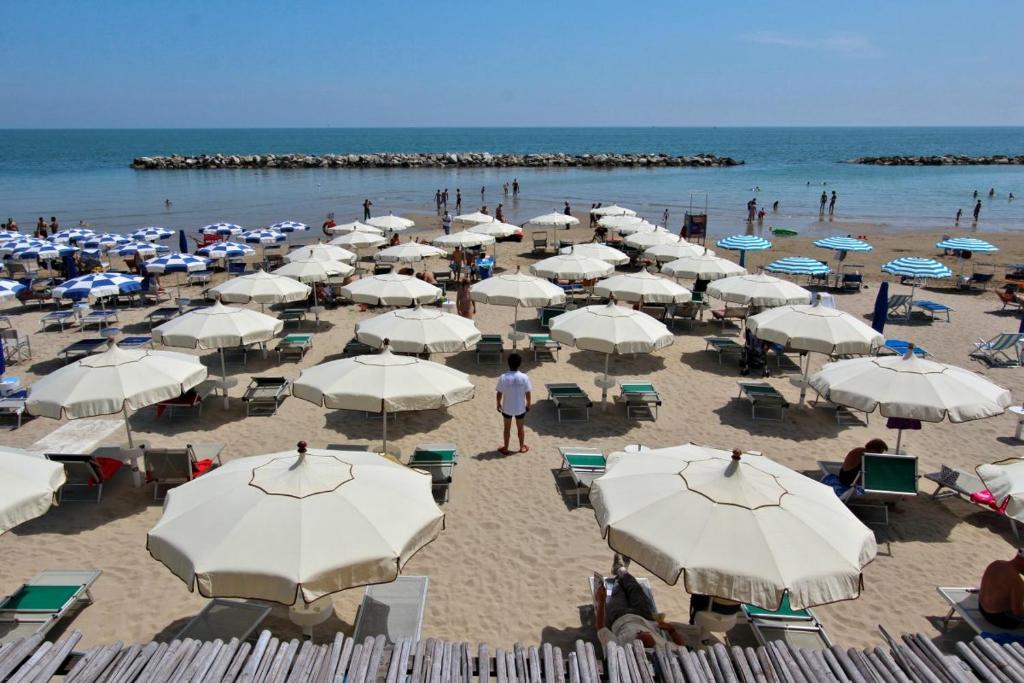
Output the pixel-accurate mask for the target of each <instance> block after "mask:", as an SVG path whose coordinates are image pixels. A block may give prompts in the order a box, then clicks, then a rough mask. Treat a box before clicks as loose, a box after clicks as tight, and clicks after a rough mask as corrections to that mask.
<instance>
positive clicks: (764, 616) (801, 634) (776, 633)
mask: <svg viewBox="0 0 1024 683" xmlns="http://www.w3.org/2000/svg"><path fill="white" fill-rule="evenodd" d="M742 609H743V615H744V616H745V617H746V618H747V622H748V623H749V624H750V629H751V630H752V631H753V632H754V637H755V638H756V639H757V642H758V644H759V645H763V646H765V647H767V646H768V643H769V642H770V641H782V642H785V643H788V644H789V646H790V647H794V648H803V649H807V650H825V649H827V648H830V647H832V641H831V640H829V637H828V634H827V633H825V628H824V627H823V626H822V625H821V622H820V621H818V618H817V617H816V616H814V612H812V611H811V609H810V608H807V609H798V610H795V609H793V608H792V607H791V606H790V604H789V593H786V594H785V595H784V596H783V597H782V604H781V605H779V608H778V609H777V610H774V611H773V610H766V609H762V608H760V607H755V606H754V605H743V607H742Z"/></svg>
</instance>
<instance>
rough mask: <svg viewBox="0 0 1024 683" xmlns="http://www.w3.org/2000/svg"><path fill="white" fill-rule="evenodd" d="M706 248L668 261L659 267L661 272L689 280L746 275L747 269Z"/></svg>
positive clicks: (718, 278) (719, 278)
mask: <svg viewBox="0 0 1024 683" xmlns="http://www.w3.org/2000/svg"><path fill="white" fill-rule="evenodd" d="M710 252H711V250H710V249H708V250H707V251H706V253H702V254H698V255H696V256H684V257H682V258H679V259H676V260H675V261H669V262H668V263H666V264H665V265H663V266H662V267H661V272H662V273H664V274H665V275H669V276H671V277H674V278H683V279H689V280H721V279H722V278H726V277H733V276H736V275H746V273H747V269H746V268H744V267H743V266H740V265H737V264H735V263H733V262H732V261H730V260H729V259H724V258H722V257H720V256H714V255H712V254H711V253H710Z"/></svg>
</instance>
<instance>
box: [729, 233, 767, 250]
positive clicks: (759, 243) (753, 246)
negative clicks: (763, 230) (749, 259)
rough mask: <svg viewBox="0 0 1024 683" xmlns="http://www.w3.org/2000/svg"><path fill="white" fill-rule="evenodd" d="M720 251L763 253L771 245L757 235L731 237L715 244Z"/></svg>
mask: <svg viewBox="0 0 1024 683" xmlns="http://www.w3.org/2000/svg"><path fill="white" fill-rule="evenodd" d="M715 244H716V245H717V246H719V247H721V248H722V249H730V250H732V251H763V250H765V249H771V248H772V243H771V242H769V241H768V240H766V239H765V238H763V237H758V236H757V235H731V236H729V237H723V238H722V239H720V240H718V241H717V242H715Z"/></svg>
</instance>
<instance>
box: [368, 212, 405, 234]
mask: <svg viewBox="0 0 1024 683" xmlns="http://www.w3.org/2000/svg"><path fill="white" fill-rule="evenodd" d="M366 224H367V225H370V226H372V227H374V228H380V229H381V230H386V231H388V232H401V231H402V230H408V229H409V228H411V227H412V226H414V225H416V223H415V222H414V221H411V220H409V219H408V218H402V217H401V216H393V215H391V214H390V213H389V214H388V215H387V216H377V217H376V218H371V219H369V220H368V221H366Z"/></svg>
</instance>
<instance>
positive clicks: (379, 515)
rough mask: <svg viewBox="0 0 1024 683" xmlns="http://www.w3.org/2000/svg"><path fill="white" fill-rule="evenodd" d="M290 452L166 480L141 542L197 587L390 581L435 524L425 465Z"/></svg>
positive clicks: (216, 593) (328, 587)
mask: <svg viewBox="0 0 1024 683" xmlns="http://www.w3.org/2000/svg"><path fill="white" fill-rule="evenodd" d="M299 457H300V456H298V455H297V454H296V453H276V454H269V455H259V456H252V457H247V458H239V459H236V460H232V461H230V462H228V463H226V464H225V465H224V466H223V467H219V468H216V469H214V470H212V471H210V472H208V473H206V474H205V475H203V476H202V477H200V478H198V479H196V480H194V481H192V482H189V483H188V484H185V485H182V486H179V487H177V488H175V489H173V490H172V491H171V492H170V493H168V495H167V502H166V504H165V506H164V512H163V515H162V516H161V518H160V521H159V522H158V523H157V524H156V526H154V527H153V529H152V530H151V531H150V532H149V535H148V537H147V547H148V549H149V551H150V553H151V554H152V555H153V557H154V558H156V559H158V560H160V561H161V562H163V563H164V564H165V565H166V566H167V567H168V568H169V569H170V570H171V571H172V572H173V573H174V574H175V575H176V576H178V577H179V578H180V579H181V580H182V581H184V582H185V583H186V584H187V585H188V586H189V589H190V590H196V589H197V590H198V591H199V593H200V594H201V595H203V596H205V597H209V598H212V597H236V598H251V599H258V600H269V601H273V602H278V603H282V604H286V605H293V604H296V603H298V602H300V601H301V602H305V603H311V602H313V601H315V600H317V599H319V598H322V597H324V596H326V595H329V594H331V593H335V592H337V591H341V590H345V589H348V588H353V587H356V586H362V585H368V584H375V583H386V582H390V581H394V580H395V579H396V578H397V577H398V575H399V573H400V571H401V568H402V566H404V565H405V563H406V562H408V560H409V558H410V557H412V556H413V555H414V554H415V553H416V552H417V551H418V550H420V549H421V548H422V547H423V546H425V545H427V544H428V543H430V542H431V541H432V540H434V539H435V538H437V536H438V534H439V533H440V532H441V530H442V528H443V525H444V514H443V513H442V512H441V510H440V509H438V507H437V505H436V503H435V502H434V499H433V495H432V493H431V480H430V476H429V475H428V474H426V473H424V472H421V471H419V470H414V469H410V468H407V467H405V466H404V465H401V464H399V463H396V462H394V461H392V460H390V459H387V458H383V457H381V456H379V455H377V454H375V453H366V452H352V451H320V450H311V451H309V452H308V453H306V454H305V456H304V458H305V459H304V460H303V462H301V463H299V462H298V460H299ZM396 500H400V501H402V504H401V505H400V506H398V507H396V506H395V505H394V501H396Z"/></svg>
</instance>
